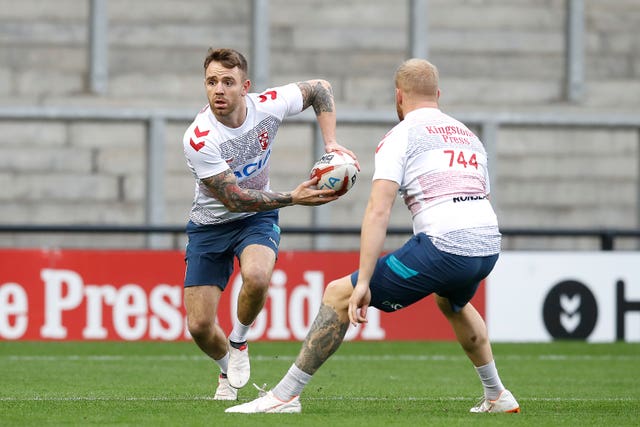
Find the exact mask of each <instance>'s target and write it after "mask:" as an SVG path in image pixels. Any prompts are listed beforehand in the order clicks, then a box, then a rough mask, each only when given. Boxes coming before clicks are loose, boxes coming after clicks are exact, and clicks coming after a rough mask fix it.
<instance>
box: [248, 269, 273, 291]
mask: <svg viewBox="0 0 640 427" xmlns="http://www.w3.org/2000/svg"><path fill="white" fill-rule="evenodd" d="M270 279H271V278H270V275H269V274H267V273H266V272H262V271H258V270H254V271H248V272H245V273H243V274H242V288H243V290H244V291H245V292H246V293H248V294H250V295H262V294H264V293H266V292H267V290H268V289H269V282H270V281H271V280H270Z"/></svg>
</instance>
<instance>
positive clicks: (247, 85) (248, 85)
mask: <svg viewBox="0 0 640 427" xmlns="http://www.w3.org/2000/svg"><path fill="white" fill-rule="evenodd" d="M249 88H251V80H249V79H247V80H245V81H244V83H242V96H245V95H246V94H248V93H249Z"/></svg>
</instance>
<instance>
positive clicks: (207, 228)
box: [184, 210, 280, 290]
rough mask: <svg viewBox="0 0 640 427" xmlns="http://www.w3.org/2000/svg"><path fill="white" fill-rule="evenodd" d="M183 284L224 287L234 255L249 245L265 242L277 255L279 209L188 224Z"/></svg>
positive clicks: (230, 271) (229, 274)
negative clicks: (232, 218)
mask: <svg viewBox="0 0 640 427" xmlns="http://www.w3.org/2000/svg"><path fill="white" fill-rule="evenodd" d="M187 237H188V238H189V241H188V243H187V252H186V255H185V261H186V263H187V268H186V272H185V275H184V286H185V287H187V286H197V285H215V286H218V287H219V288H220V289H222V290H224V288H225V287H226V286H227V282H228V281H229V278H230V277H231V274H232V273H233V257H234V256H236V257H238V258H240V254H241V253H242V251H243V250H244V248H246V247H247V246H249V245H254V244H257V245H263V246H267V247H269V248H271V249H273V251H274V252H275V254H276V257H277V256H278V247H279V245H280V227H278V211H277V210H273V211H267V212H258V213H257V214H255V215H251V216H249V217H246V218H242V219H239V220H237V221H231V222H226V223H224V224H211V225H198V224H195V223H193V222H191V221H189V223H188V224H187Z"/></svg>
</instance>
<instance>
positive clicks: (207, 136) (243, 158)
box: [183, 83, 302, 224]
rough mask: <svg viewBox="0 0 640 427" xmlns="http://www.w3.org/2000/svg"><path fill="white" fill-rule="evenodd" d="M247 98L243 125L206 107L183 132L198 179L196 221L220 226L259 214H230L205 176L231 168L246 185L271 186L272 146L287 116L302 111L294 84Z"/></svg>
mask: <svg viewBox="0 0 640 427" xmlns="http://www.w3.org/2000/svg"><path fill="white" fill-rule="evenodd" d="M246 100H247V117H246V119H245V121H244V123H243V124H242V126H240V127H238V128H235V129H234V128H229V127H226V126H224V125H223V124H222V123H220V122H218V121H217V120H216V117H215V116H214V115H213V113H212V112H211V108H210V107H209V105H207V106H205V107H204V108H203V109H202V110H201V111H200V112H199V113H198V115H197V116H196V118H195V120H194V121H193V123H192V124H191V125H190V126H189V128H188V129H187V131H186V132H185V134H184V137H183V146H184V154H185V156H186V158H187V165H188V166H189V169H191V172H192V173H193V175H194V177H195V178H196V186H195V196H194V199H193V205H192V207H191V212H190V214H189V219H190V220H191V221H193V222H194V223H196V224H220V223H224V222H229V221H233V220H236V219H239V218H244V217H247V216H250V215H254V214H255V212H230V211H229V210H228V209H227V208H226V207H225V206H224V205H223V204H222V202H220V201H219V200H217V199H216V198H214V197H213V196H212V195H211V193H210V192H209V191H208V190H207V188H206V186H205V185H204V184H202V182H201V181H200V180H201V179H204V178H208V177H211V176H213V175H216V174H219V173H221V172H224V171H225V170H227V169H228V168H230V169H231V170H232V171H233V173H234V174H235V176H236V178H237V179H238V185H239V186H240V187H241V188H250V189H255V190H268V189H269V160H270V156H271V147H272V144H273V142H274V140H275V137H276V133H277V131H278V127H279V126H280V124H281V123H282V120H283V119H284V118H285V117H288V116H292V115H295V114H298V113H300V112H301V111H302V93H301V92H300V89H299V88H298V86H297V85H296V84H295V83H291V84H288V85H286V86H281V87H276V88H272V89H267V90H266V91H264V92H263V93H262V94H257V93H249V94H247V96H246Z"/></svg>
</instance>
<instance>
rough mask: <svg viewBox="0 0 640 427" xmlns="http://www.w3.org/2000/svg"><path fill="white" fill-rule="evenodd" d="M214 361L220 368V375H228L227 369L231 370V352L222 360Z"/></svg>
mask: <svg viewBox="0 0 640 427" xmlns="http://www.w3.org/2000/svg"><path fill="white" fill-rule="evenodd" d="M213 361H214V362H216V363H217V364H218V366H220V373H221V374H224V375H227V369H229V352H227V354H225V355H224V356H223V357H222V359H218V360H216V359H213Z"/></svg>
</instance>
